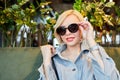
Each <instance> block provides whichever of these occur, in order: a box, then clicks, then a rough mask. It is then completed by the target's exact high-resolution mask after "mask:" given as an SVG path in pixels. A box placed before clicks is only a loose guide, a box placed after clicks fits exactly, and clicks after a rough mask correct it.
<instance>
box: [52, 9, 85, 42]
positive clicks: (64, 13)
mask: <svg viewBox="0 0 120 80" xmlns="http://www.w3.org/2000/svg"><path fill="white" fill-rule="evenodd" d="M69 15H75V16H76V17H77V18H78V19H79V20H80V21H83V20H84V18H83V16H82V15H81V14H80V12H78V11H77V10H67V11H64V12H63V13H62V14H61V15H60V16H59V18H58V20H57V22H56V24H55V26H54V35H55V37H56V39H57V40H58V42H59V43H63V41H62V39H61V37H60V35H58V34H57V33H56V29H57V28H58V27H59V26H60V25H61V24H62V23H63V21H64V20H65V18H66V17H67V16H69Z"/></svg>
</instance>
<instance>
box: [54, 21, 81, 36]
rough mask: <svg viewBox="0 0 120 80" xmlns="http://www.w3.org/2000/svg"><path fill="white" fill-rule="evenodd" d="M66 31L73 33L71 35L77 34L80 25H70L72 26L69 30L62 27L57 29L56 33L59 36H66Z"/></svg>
mask: <svg viewBox="0 0 120 80" xmlns="http://www.w3.org/2000/svg"><path fill="white" fill-rule="evenodd" d="M66 29H68V30H69V32H71V33H75V32H77V31H78V29H79V25H78V24H76V23H73V24H70V25H69V26H68V28H65V27H64V26H60V27H58V28H57V29H56V32H57V34H58V35H61V36H63V35H65V33H66Z"/></svg>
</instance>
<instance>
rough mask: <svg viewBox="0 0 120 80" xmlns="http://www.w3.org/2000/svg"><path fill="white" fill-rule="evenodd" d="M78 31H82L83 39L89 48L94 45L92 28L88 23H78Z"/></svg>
mask: <svg viewBox="0 0 120 80" xmlns="http://www.w3.org/2000/svg"><path fill="white" fill-rule="evenodd" d="M79 26H80V30H81V31H82V35H83V39H86V40H87V42H88V45H89V47H92V46H94V45H96V42H95V40H94V33H93V26H92V25H91V24H90V22H88V21H81V22H80V23H79Z"/></svg>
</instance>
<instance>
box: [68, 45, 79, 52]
mask: <svg viewBox="0 0 120 80" xmlns="http://www.w3.org/2000/svg"><path fill="white" fill-rule="evenodd" d="M66 51H68V52H70V53H74V54H75V53H80V45H76V46H67V49H66Z"/></svg>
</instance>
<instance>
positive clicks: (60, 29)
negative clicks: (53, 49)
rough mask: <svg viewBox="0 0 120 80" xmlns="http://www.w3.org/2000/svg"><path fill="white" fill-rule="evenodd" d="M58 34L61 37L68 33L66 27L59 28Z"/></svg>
mask: <svg viewBox="0 0 120 80" xmlns="http://www.w3.org/2000/svg"><path fill="white" fill-rule="evenodd" d="M56 32H57V34H59V35H64V34H65V33H66V29H65V28H64V27H58V28H57V30H56Z"/></svg>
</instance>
